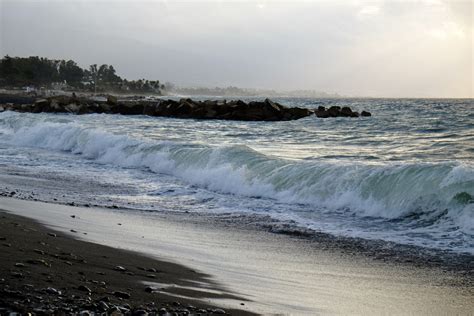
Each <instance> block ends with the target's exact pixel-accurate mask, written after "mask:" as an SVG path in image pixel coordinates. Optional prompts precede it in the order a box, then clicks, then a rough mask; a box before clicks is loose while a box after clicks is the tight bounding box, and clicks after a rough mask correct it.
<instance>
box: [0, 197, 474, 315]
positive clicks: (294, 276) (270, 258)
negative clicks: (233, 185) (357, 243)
mask: <svg viewBox="0 0 474 316" xmlns="http://www.w3.org/2000/svg"><path fill="white" fill-rule="evenodd" d="M0 208H2V209H6V210H8V211H9V212H13V213H15V214H21V215H24V216H28V217H31V218H34V219H36V220H38V221H40V222H42V223H44V224H46V225H47V226H48V227H51V228H54V229H55V230H58V231H61V232H62V233H63V234H65V236H69V237H71V236H74V237H75V238H80V239H85V240H88V241H92V242H95V243H100V244H104V245H107V246H111V247H115V248H121V249H125V250H134V251H136V252H139V253H142V254H146V255H147V256H150V257H155V258H159V259H160V260H163V261H166V262H176V263H179V264H182V265H184V266H188V267H190V268H191V269H194V270H196V271H199V272H200V275H201V274H202V275H205V276H206V277H205V278H204V279H205V280H206V284H208V285H203V284H202V283H200V282H201V281H198V283H196V282H192V283H193V284H201V285H203V287H204V288H208V287H209V284H214V285H216V286H215V287H214V288H213V290H209V292H212V293H220V294H223V293H227V294H231V295H233V296H235V297H232V296H230V297H229V296H227V297H226V296H225V295H223V296H221V297H219V298H213V297H208V298H205V299H204V300H205V302H207V303H208V304H214V305H220V306H223V307H224V308H227V309H229V308H230V309H232V308H235V309H238V308H244V309H246V310H247V309H248V310H251V311H254V312H258V313H262V314H278V313H280V314H292V315H314V314H358V315H362V314H364V315H367V314H371V315H373V314H404V315H406V314H416V315H437V314H459V315H468V314H470V313H471V312H472V310H474V303H473V302H474V300H473V298H474V295H473V293H474V291H473V287H472V279H470V276H465V275H463V274H462V273H456V272H453V271H448V270H444V269H442V268H439V267H430V266H429V265H428V266H426V267H424V266H413V265H410V264H409V263H407V264H397V263H391V262H381V261H377V260H373V259H371V258H367V257H365V256H361V255H359V254H358V253H357V250H356V249H355V250H354V251H352V252H351V251H346V252H345V253H344V254H342V253H341V252H338V251H337V250H336V249H333V248H331V247H330V246H329V247H328V245H326V246H325V244H324V242H321V243H319V244H318V243H315V242H313V241H309V240H305V239H301V238H295V237H290V236H286V235H277V234H272V233H268V232H265V231H258V230H252V229H248V228H247V229H246V228H241V227H238V225H226V224H225V223H223V222H221V223H219V222H213V221H209V220H208V219H206V220H202V219H201V218H200V217H199V216H193V215H192V214H174V215H173V214H169V213H156V212H139V211H130V210H120V209H117V210H109V209H100V208H82V207H70V206H64V205H57V204H47V203H40V202H31V201H21V200H16V199H11V198H0ZM71 215H74V216H75V217H74V218H72V217H71ZM71 229H74V230H75V231H76V232H75V233H71V232H70V230H71ZM84 233H87V235H85V234H84ZM349 250H350V249H349ZM137 272H138V271H137ZM145 280H146V279H145ZM150 285H152V286H156V287H158V288H159V289H160V290H159V292H161V291H162V292H163V293H161V294H166V292H169V291H172V290H173V291H176V290H178V289H180V290H181V292H180V293H178V295H179V297H180V298H183V299H184V298H186V299H189V296H192V295H188V294H189V293H188V292H187V291H189V290H190V289H191V290H193V288H194V287H192V286H191V287H190V286H189V284H182V283H181V284H177V283H174V282H173V281H172V280H165V279H157V280H150ZM211 288H212V287H211ZM216 289H218V290H217V292H216ZM140 290H143V288H140ZM167 295H169V293H168V294H167ZM236 297H238V298H236ZM242 303H244V304H245V305H240V304H242Z"/></svg>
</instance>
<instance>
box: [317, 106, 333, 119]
mask: <svg viewBox="0 0 474 316" xmlns="http://www.w3.org/2000/svg"><path fill="white" fill-rule="evenodd" d="M321 108H322V109H321ZM314 114H315V115H316V117H319V118H328V117H330V115H329V112H328V111H326V109H325V108H324V106H320V107H318V109H317V110H316V111H314Z"/></svg>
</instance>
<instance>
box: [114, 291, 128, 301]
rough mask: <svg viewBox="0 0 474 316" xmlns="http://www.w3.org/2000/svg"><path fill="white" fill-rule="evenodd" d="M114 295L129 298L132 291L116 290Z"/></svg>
mask: <svg viewBox="0 0 474 316" xmlns="http://www.w3.org/2000/svg"><path fill="white" fill-rule="evenodd" d="M114 296H116V297H120V298H125V299H127V298H130V293H127V292H121V291H115V292H114Z"/></svg>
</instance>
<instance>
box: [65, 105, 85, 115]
mask: <svg viewBox="0 0 474 316" xmlns="http://www.w3.org/2000/svg"><path fill="white" fill-rule="evenodd" d="M64 109H65V110H66V112H69V113H73V114H79V110H80V109H81V107H80V106H79V105H77V104H75V103H71V104H68V105H66V106H65V107H64Z"/></svg>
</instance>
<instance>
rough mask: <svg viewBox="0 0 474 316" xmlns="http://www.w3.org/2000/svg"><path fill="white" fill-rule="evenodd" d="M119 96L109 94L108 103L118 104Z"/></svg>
mask: <svg viewBox="0 0 474 316" xmlns="http://www.w3.org/2000/svg"><path fill="white" fill-rule="evenodd" d="M117 102H118V100H117V97H114V96H113V95H108V96H107V104H109V105H117Z"/></svg>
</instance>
